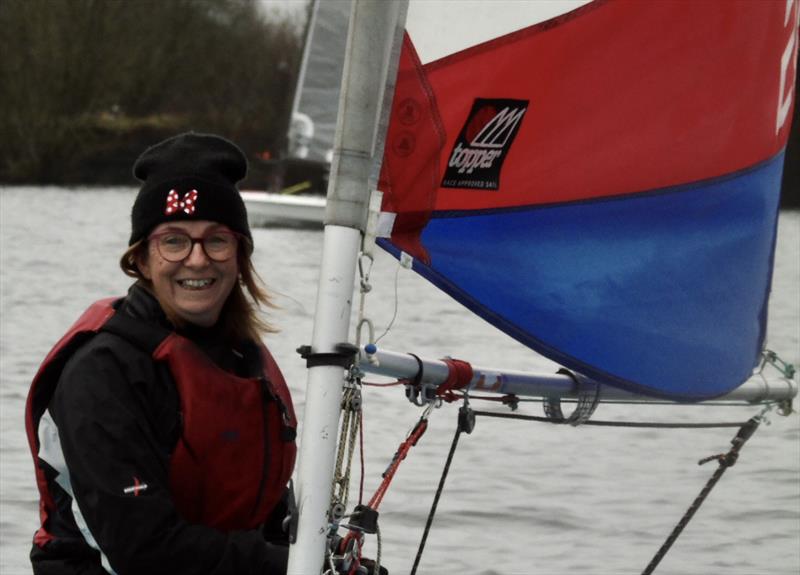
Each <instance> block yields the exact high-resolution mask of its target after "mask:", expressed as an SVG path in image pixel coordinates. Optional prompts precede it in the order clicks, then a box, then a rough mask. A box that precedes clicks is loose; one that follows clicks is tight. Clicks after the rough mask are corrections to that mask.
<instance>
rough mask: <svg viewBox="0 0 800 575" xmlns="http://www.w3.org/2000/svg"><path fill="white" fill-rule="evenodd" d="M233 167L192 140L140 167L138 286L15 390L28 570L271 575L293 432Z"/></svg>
mask: <svg viewBox="0 0 800 575" xmlns="http://www.w3.org/2000/svg"><path fill="white" fill-rule="evenodd" d="M246 170H247V162H246V160H245V157H244V155H243V154H242V152H241V151H240V150H239V148H237V147H236V146H235V145H234V144H232V143H231V142H229V141H227V140H224V139H222V138H219V137H217V136H212V135H205V134H194V133H189V134H182V135H179V136H176V137H174V138H170V139H168V140H165V141H164V142H161V143H159V144H157V145H155V146H153V147H151V148H149V149H148V150H146V151H145V152H144V154H142V155H141V156H140V158H139V159H138V160H137V162H136V164H135V166H134V175H135V176H136V177H137V178H139V179H140V180H141V181H142V188H141V190H140V191H139V193H138V195H137V197H136V201H135V202H134V205H133V210H132V215H131V223H132V233H131V236H130V240H129V248H128V250H127V251H126V252H125V254H124V255H123V257H122V260H121V262H120V263H121V266H122V269H123V271H124V272H125V273H127V274H128V275H130V276H132V277H134V278H136V280H137V281H136V282H135V283H134V284H133V286H132V287H131V288H130V290H129V292H128V295H127V296H126V297H125V298H122V299H119V300H112V299H109V300H103V301H100V302H97V303H96V304H94V305H93V306H92V307H90V308H89V310H87V311H86V312H85V313H84V315H83V316H82V317H81V318H80V319H79V320H78V322H77V323H76V324H75V325H74V326H73V327H72V329H71V330H70V331H69V332H68V333H67V335H66V336H64V338H62V340H61V341H60V342H59V343H58V344H57V345H56V347H55V348H54V350H53V351H52V352H51V353H50V354H49V355H48V356H47V358H46V359H45V361H44V363H43V364H42V367H41V368H40V370H39V373H38V374H37V376H36V378H35V379H34V382H33V385H32V387H31V391H30V393H29V396H28V403H27V408H26V428H27V432H28V439H29V443H30V446H31V450H32V452H33V456H34V460H35V462H36V479H37V485H38V488H39V492H40V509H41V527H40V529H39V530H38V531H37V532H36V534H35V536H34V546H33V549H32V551H31V561H32V563H33V570H34V573H37V574H48V573H59V574H70V573H91V574H103V573H112V574H116V573H119V574H122V573H176V574H177V573H213V574H216V575H222V574H226V573H230V574H246V573H275V574H281V573H284V572H285V570H286V558H287V553H288V550H287V544H288V534H287V533H286V532H285V530H284V519H285V518H286V516H287V514H288V513H289V511H290V510H289V505H288V501H289V500H290V499H291V498H290V493H289V490H288V489H287V483H288V480H289V477H290V476H291V473H292V469H293V467H294V459H295V442H294V438H295V429H296V420H295V416H294V411H293V407H292V400H291V397H290V394H289V391H288V387H287V385H286V382H285V381H284V379H283V376H282V375H281V372H280V370H279V368H278V366H277V364H276V363H275V361H274V360H273V359H272V356H271V354H270V353H269V351H268V350H267V349H266V348H265V347H264V346H263V344H261V339H260V335H261V334H262V333H263V332H265V331H270V327H269V326H268V325H267V324H265V323H264V322H263V320H261V319H260V318H259V317H258V314H257V307H258V306H259V305H261V304H263V305H269V297H268V295H267V293H266V291H265V290H264V288H263V286H262V285H261V283H260V280H259V279H258V276H257V275H256V273H255V271H254V269H253V266H252V263H251V261H250V256H251V254H252V252H253V240H252V235H251V233H250V228H249V226H248V223H247V213H246V210H245V207H244V203H243V202H242V199H241V197H240V195H239V191H238V189H237V187H236V184H237V182H238V181H240V180H241V179H242V178H243V177H244V176H245V173H246Z"/></svg>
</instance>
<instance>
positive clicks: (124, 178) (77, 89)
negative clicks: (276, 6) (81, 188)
mask: <svg viewBox="0 0 800 575" xmlns="http://www.w3.org/2000/svg"><path fill="white" fill-rule="evenodd" d="M261 4H262V5H261V6H259V5H258V2H257V1H255V0H249V1H248V0H214V1H213V2H211V1H206V0H0V182H4V183H42V184H44V183H53V184H78V183H81V184H85V183H99V184H123V183H127V184H131V183H134V182H135V180H133V177H132V176H131V172H130V169H131V165H132V163H133V161H134V159H135V158H136V156H137V154H138V153H139V152H141V151H142V150H143V149H144V147H145V146H147V145H150V144H153V143H155V142H157V141H158V140H160V139H161V138H163V137H166V136H169V135H172V134H175V133H178V132H180V131H185V130H190V129H191V130H195V131H208V132H214V133H218V134H221V135H224V136H226V137H228V138H230V139H232V140H234V141H235V142H236V143H238V144H239V145H240V146H242V147H243V148H244V149H245V151H246V153H247V155H248V156H250V158H251V165H252V166H253V167H255V168H257V167H258V161H257V160H256V161H255V162H253V161H252V159H253V158H256V157H258V156H260V155H263V154H264V152H265V151H266V152H271V153H272V154H275V153H276V152H277V151H278V150H280V149H282V147H283V138H284V137H285V133H286V127H287V123H288V116H289V113H290V109H291V99H292V95H293V94H292V92H293V87H294V84H295V77H296V74H297V70H298V64H299V60H300V57H301V52H302V36H303V24H304V22H302V17H301V18H294V19H293V20H292V19H291V18H290V17H289V16H283V17H278V16H277V15H276V14H271V15H270V17H269V18H267V17H265V14H264V11H263V10H262V8H263V7H264V3H263V2H262V3H261ZM301 16H302V15H301ZM297 20H300V22H298V21H297ZM257 172H258V170H255V174H254V178H255V177H257ZM256 183H257V182H253V185H256ZM262 187H263V186H262Z"/></svg>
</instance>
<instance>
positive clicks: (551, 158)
mask: <svg viewBox="0 0 800 575" xmlns="http://www.w3.org/2000/svg"><path fill="white" fill-rule="evenodd" d="M405 11H406V5H405V3H404V2H393V3H377V2H369V1H360V0H354V2H353V4H352V11H351V15H350V27H349V32H348V40H347V49H346V58H345V65H344V71H343V81H342V89H341V95H340V99H339V116H338V127H337V132H336V143H335V146H334V154H333V163H332V168H331V181H330V185H329V188H328V199H327V208H326V216H325V222H326V225H325V232H324V234H325V236H324V249H323V260H322V266H321V270H320V283H319V292H318V298H317V311H316V317H315V325H314V333H313V336H312V341H311V344H310V345H309V346H306V347H304V348H303V350H302V353H303V356H304V357H305V358H306V360H307V365H308V368H309V377H308V386H307V401H306V406H305V416H304V418H303V420H304V429H303V435H302V441H301V451H300V459H299V474H298V483H297V498H298V500H297V511H298V513H297V514H296V515H297V518H299V520H298V521H297V524H296V526H295V527H296V541H295V543H294V545H293V546H292V548H291V551H290V562H289V572H290V573H292V574H303V575H306V574H309V573H319V572H321V571H322V570H325V571H326V572H328V571H330V572H353V573H356V572H366V571H365V570H364V569H363V568H362V567H360V566H359V562H360V556H361V551H360V550H361V545H362V544H363V540H364V534H365V533H375V532H376V531H377V519H378V513H377V505H378V504H379V503H380V501H381V499H382V496H383V493H384V492H385V489H386V488H388V482H390V481H391V479H392V477H393V475H394V472H395V471H396V469H397V465H399V463H400V462H401V461H402V459H403V458H404V457H405V456H406V454H407V453H408V451H409V449H410V448H411V447H413V444H414V443H415V442H416V440H417V439H418V438H419V436H420V435H421V434H422V433H424V430H425V426H426V425H425V423H424V421H425V418H426V417H427V416H428V414H429V413H430V410H431V409H433V408H434V407H435V406H437V405H440V404H441V403H442V402H443V401H454V400H457V401H459V402H462V403H463V405H462V411H463V414H464V417H463V422H462V426H461V427H460V428H459V430H461V429H463V430H464V431H467V432H469V431H471V424H470V421H472V420H474V415H475V413H474V411H473V410H472V409H471V408H470V406H469V399H470V397H471V395H470V394H471V393H472V392H475V391H480V392H481V393H484V394H485V393H489V394H492V393H494V394H497V395H498V397H499V398H502V399H503V402H504V403H506V404H508V405H511V406H512V407H515V406H516V404H517V403H518V397H519V396H535V397H542V398H544V405H545V415H546V419H547V420H548V421H550V422H553V423H571V424H573V425H577V424H586V423H590V421H589V420H590V418H591V415H592V412H593V410H594V407H596V405H597V404H598V403H600V402H603V401H608V400H617V399H620V398H623V399H625V400H628V401H641V402H670V403H675V402H678V403H681V402H687V403H688V402H691V403H699V402H703V401H709V400H714V401H715V402H720V401H723V402H725V401H727V402H740V403H741V402H745V403H750V404H754V405H756V404H758V405H765V406H766V408H765V409H768V408H772V407H778V408H779V410H780V411H781V412H783V413H788V412H791V402H792V400H793V398H794V397H795V395H796V394H797V386H796V384H795V383H794V381H793V379H792V376H793V370H792V369H791V368H790V366H786V365H784V364H782V363H781V362H780V361H779V360H778V359H777V358H775V357H774V355H772V354H769V353H767V352H765V350H764V345H763V344H764V334H765V328H766V326H765V323H766V311H767V300H768V295H769V291H770V283H771V275H772V264H773V257H774V244H775V236H776V223H777V214H778V203H779V195H780V177H781V172H782V167H783V160H784V150H785V146H786V141H787V137H788V134H789V130H790V124H791V118H792V110H793V106H794V98H795V94H794V86H795V77H796V61H797V60H796V52H797V43H798V41H797V35H798V19H799V18H800V1H798V0H788V1H785V2H784V1H781V2H761V1H757V0H754V1H742V2H735V3H730V2H721V1H716V0H708V1H698V2H691V3H688V2H680V1H677V0H676V1H664V2H639V1H635V0H617V1H602V0H597V1H595V2H591V3H589V4H586V5H585V6H581V7H580V8H577V9H576V10H573V11H572V12H569V13H567V14H565V15H563V16H560V17H557V18H555V19H552V20H548V21H546V22H543V23H541V24H538V25H535V26H532V27H529V28H525V29H522V30H519V31H517V32H513V33H511V34H508V35H505V36H502V37H499V38H496V39H494V40H491V41H489V42H485V43H482V44H479V45H477V46H474V47H472V48H469V49H467V50H465V51H462V52H459V53H456V54H454V55H451V56H448V57H445V58H443V59H441V60H438V61H434V62H432V63H429V64H426V65H422V63H421V62H420V60H419V58H418V56H417V55H416V52H415V49H414V45H413V42H412V40H413V39H412V38H410V37H408V36H405V37H404V36H403V34H402V30H403V20H404V17H405ZM386 126H388V128H387V127H386ZM381 160H382V161H381ZM375 188H379V189H380V190H381V192H382V195H381V194H372V195H371V193H370V192H371V190H373V189H375ZM375 236H379V239H378V244H379V245H380V246H381V247H383V248H384V249H386V250H387V251H389V253H391V254H392V255H394V256H396V257H397V258H398V259H399V260H400V261H401V262H402V264H403V265H405V266H407V267H412V268H413V269H414V270H415V271H416V272H418V273H419V274H420V275H422V276H423V277H425V278H426V279H428V280H430V281H431V282H432V283H433V284H435V285H436V286H437V287H438V288H440V289H441V290H443V291H444V292H446V293H448V294H450V295H451V296H452V297H454V298H455V299H456V300H458V301H459V302H461V303H462V304H464V306H465V307H466V308H467V309H468V310H470V311H472V312H473V313H475V314H477V315H479V316H480V317H482V318H483V319H485V320H486V321H488V322H489V323H490V324H491V325H493V326H495V327H496V328H497V329H499V330H501V331H503V332H505V333H507V334H509V335H510V336H511V337H513V338H515V339H517V340H518V341H520V342H522V343H523V344H525V345H526V346H528V347H529V348H530V349H531V350H533V351H536V352H538V353H539V354H541V355H543V356H545V357H547V358H549V359H552V360H554V361H556V362H558V363H559V364H560V365H562V366H564V369H563V370H562V371H561V372H560V373H558V374H528V373H518V372H510V371H508V370H503V369H502V368H481V367H477V366H472V365H470V364H469V363H468V362H466V361H460V360H453V359H445V360H428V359H425V358H421V357H419V356H417V355H410V354H398V353H394V352H391V351H388V350H381V349H378V348H377V346H376V345H375V342H374V341H372V337H368V340H367V341H366V342H363V341H360V336H361V333H362V332H363V331H364V330H362V329H361V328H362V327H364V326H365V325H367V326H368V325H369V323H368V322H365V320H364V318H361V320H360V321H359V322H358V326H357V329H356V330H355V331H356V334H357V343H358V344H359V345H358V346H353V345H352V344H351V343H348V342H351V339H350V337H351V331H352V330H351V326H350V316H351V302H352V297H353V288H354V278H355V274H356V268H357V266H358V265H360V262H361V261H362V259H363V258H364V257H367V258H368V257H370V256H369V254H370V253H371V249H372V247H371V246H372V242H373V240H374V238H375ZM362 286H363V284H362ZM365 291H368V290H364V289H362V292H365ZM367 331H369V330H367ZM363 343H366V345H361V344H363ZM453 353H454V354H457V350H453ZM767 364H773V365H775V366H776V367H778V368H780V369H779V370H778V371H777V372H776V374H777V376H776V377H774V378H771V379H770V378H768V377H767V376H766V373H765V371H764V370H763V368H764V367H765V366H766V365H767ZM754 370H755V376H754ZM370 371H371V372H377V373H381V374H384V375H391V376H393V377H396V378H398V380H399V381H400V382H401V383H404V384H405V387H406V392H407V395H408V397H409V399H411V400H412V401H413V402H414V403H416V404H418V405H422V406H426V411H425V414H424V416H423V418H422V419H421V420H420V423H419V424H418V426H416V427H415V428H414V430H413V431H412V433H411V434H410V436H409V438H408V440H407V441H406V442H404V443H403V445H401V448H400V449H399V450H398V452H397V454H396V457H395V459H394V460H393V462H392V464H391V465H390V468H389V469H388V470H387V477H385V478H384V481H383V482H382V483H381V487H379V490H378V492H376V494H375V495H374V496H373V498H372V499H371V500H370V501H369V502H368V503H367V504H363V503H361V504H359V505H358V506H357V507H356V508H355V509H354V510H353V511H352V512H350V513H347V512H346V510H345V509H344V504H343V502H346V496H345V497H344V498H342V497H341V496H340V495H341V493H342V492H341V489H337V487H336V484H335V480H338V479H337V478H338V477H339V473H340V466H341V464H342V459H343V457H342V453H343V452H342V451H341V450H340V451H339V456H338V457H337V456H336V453H337V448H340V449H341V448H342V444H341V443H340V441H342V440H343V439H342V440H339V441H337V438H336V437H335V434H334V433H332V432H331V430H334V429H339V428H340V426H341V430H342V438H345V437H346V436H347V435H348V434H352V433H355V431H354V429H355V427H353V426H357V421H358V415H357V413H358V410H359V409H360V401H359V400H358V398H359V397H360V386H361V377H362V375H363V373H364V372H370ZM343 374H344V377H343ZM472 397H473V398H474V395H473V396H472ZM561 398H572V399H573V400H575V401H576V409H575V412H574V413H573V414H570V415H569V416H565V415H564V414H563V412H562V411H561V405H560V400H561ZM473 401H474V399H473ZM340 416H341V418H340ZM760 417H761V416H760V415H758V416H754V418H752V419H751V420H750V421H749V422H747V424H746V425H743V426H742V428H741V429H740V431H739V433H738V434H737V435H736V436H735V438H734V440H733V441H732V444H733V448H732V449H731V451H730V452H729V453H728V454H726V455H725V456H720V459H719V461H720V470H721V471H718V474H715V479H714V481H717V480H718V479H719V476H721V473H722V471H724V470H725V469H726V468H727V467H729V466H730V465H732V461H735V459H736V456H737V455H738V452H739V450H740V449H741V448H742V446H743V445H744V443H745V441H746V440H747V438H748V437H749V436H750V435H751V434H752V433H753V431H755V428H756V427H757V426H758V423H759V422H760ZM457 437H458V436H456V440H457ZM456 440H454V446H455V444H456V443H457V441H456ZM350 455H351V456H352V451H350ZM451 457H452V452H451ZM344 459H346V458H344ZM334 468H336V469H334ZM347 477H349V475H347ZM442 484H443V483H442ZM339 487H340V488H341V487H342V486H341V485H340V486H339ZM345 489H346V487H345ZM332 493H333V496H332V495H331V494H332ZM701 502H702V501H700V503H701ZM697 506H699V503H698V502H696V504H695V505H693V509H694V510H695V511H696V507H697ZM434 508H435V505H434ZM693 512H694V511H692V513H693ZM432 516H433V514H431V518H432ZM687 517H688V518H690V517H691V515H690V514H688V513H687ZM688 518H687V519H686V520H687V521H688ZM429 525H430V522H429ZM681 528H682V527H681ZM340 529H341V530H346V531H347V534H346V535H340V534H339V530H340ZM679 533H680V531H679V530H676V532H674V533H673V535H672V536H671V537H670V539H671V541H670V540H668V542H667V543H668V544H665V547H663V548H662V549H661V550H660V552H659V554H657V557H656V558H655V559H654V561H653V562H652V563H651V564H650V565H649V566H648V567H647V568H646V569H645V571H644V572H645V573H649V572H651V571H652V570H653V569H655V566H656V565H657V564H658V560H660V556H663V553H665V552H666V550H667V549H669V545H671V543H672V541H674V538H676V537H677V535H678V534H679ZM659 555H660V556H659ZM415 568H416V567H415ZM359 569H361V570H360V571H359Z"/></svg>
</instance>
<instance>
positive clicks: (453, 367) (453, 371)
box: [436, 358, 472, 401]
mask: <svg viewBox="0 0 800 575" xmlns="http://www.w3.org/2000/svg"><path fill="white" fill-rule="evenodd" d="M442 361H444V362H445V363H446V364H447V379H446V380H444V382H443V383H442V384H441V385H440V386H439V387H438V388H437V390H436V395H438V396H439V397H442V398H444V400H445V401H454V400H455V399H458V396H456V394H455V393H453V391H454V390H456V389H463V388H465V387H467V386H468V385H469V383H470V382H471V381H472V365H471V364H470V363H469V362H466V361H462V360H460V359H452V358H445V359H443V360H442Z"/></svg>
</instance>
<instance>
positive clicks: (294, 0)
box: [258, 0, 589, 63]
mask: <svg viewBox="0 0 800 575" xmlns="http://www.w3.org/2000/svg"><path fill="white" fill-rule="evenodd" d="M258 1H259V3H260V4H261V5H262V6H263V10H264V11H265V13H269V12H275V11H277V12H278V13H280V14H287V13H288V14H294V15H297V17H298V18H300V19H301V20H302V19H303V18H304V17H305V15H304V8H305V6H307V5H308V0H258ZM323 1H324V2H335V1H338V0H323ZM376 1H384V2H388V1H390V0H376ZM588 1H589V0H411V2H410V4H409V8H408V18H407V20H406V28H407V29H408V32H409V34H410V35H411V38H412V40H413V41H414V46H415V47H416V49H417V53H418V54H419V56H420V58H421V59H422V61H423V63H424V62H430V61H431V60H436V59H439V58H441V57H443V56H446V55H448V54H451V53H453V52H457V51H459V50H462V49H464V48H466V47H467V46H472V45H474V44H479V43H481V42H485V41H486V40H489V39H491V38H494V37H496V36H502V35H503V34H508V33H509V32H513V31H514V30H518V29H520V28H525V27H526V26H530V25H532V24H535V23H536V22H541V21H543V20H547V19H549V18H553V17H554V16H558V15H559V14H563V13H564V12H568V11H569V10H573V9H575V8H577V7H578V6H581V5H583V4H586V3H587V2H588Z"/></svg>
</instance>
